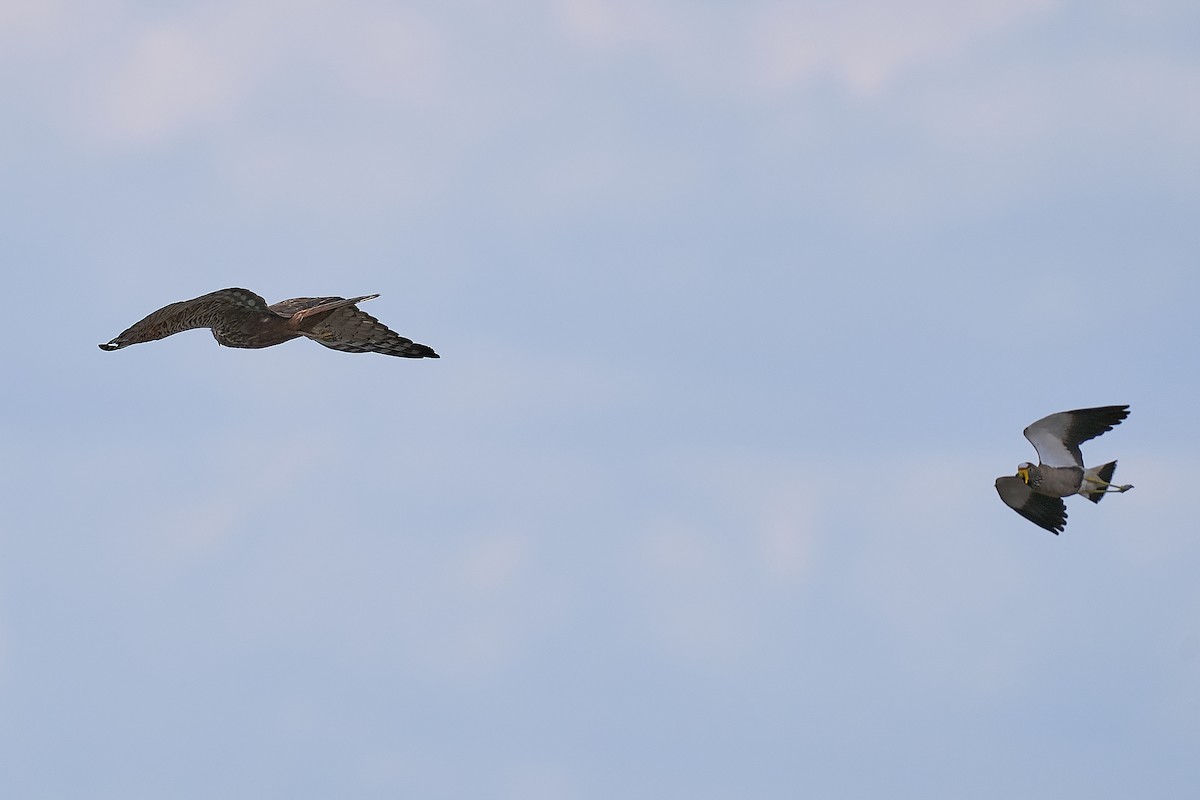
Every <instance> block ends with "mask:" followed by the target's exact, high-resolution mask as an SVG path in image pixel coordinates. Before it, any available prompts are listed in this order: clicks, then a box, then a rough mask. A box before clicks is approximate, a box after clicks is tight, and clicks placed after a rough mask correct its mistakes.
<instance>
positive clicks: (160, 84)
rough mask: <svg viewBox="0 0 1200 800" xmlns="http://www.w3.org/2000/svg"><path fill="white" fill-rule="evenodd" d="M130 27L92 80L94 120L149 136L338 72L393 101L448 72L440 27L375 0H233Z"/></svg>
mask: <svg viewBox="0 0 1200 800" xmlns="http://www.w3.org/2000/svg"><path fill="white" fill-rule="evenodd" d="M122 32H123V35H122V37H121V38H120V41H119V42H118V43H117V45H116V46H115V47H112V46H110V47H109V48H108V51H107V52H106V54H105V55H106V57H105V60H104V63H103V64H102V65H101V66H100V68H99V70H98V72H97V74H96V75H95V76H93V79H92V83H93V86H94V87H95V89H96V91H97V93H98V95H99V98H100V99H99V102H98V104H97V109H96V110H95V115H96V116H95V118H94V119H93V123H94V125H95V126H96V127H97V128H98V129H99V130H100V131H101V132H104V133H107V134H108V135H110V136H113V137H116V138H118V139H128V140H133V141H140V142H144V141H159V140H163V139H167V138H169V137H171V136H174V135H178V134H181V133H185V132H188V131H190V130H192V129H194V128H196V127H198V126H200V127H202V126H206V125H214V124H218V123H221V122H224V121H227V120H229V119H230V118H231V117H232V116H233V115H234V114H235V113H236V112H245V111H247V110H248V109H249V108H250V107H251V106H252V105H253V104H255V103H257V102H261V101H262V99H263V97H264V95H267V94H269V93H270V92H272V91H274V90H276V89H278V88H279V87H281V86H285V85H289V84H292V85H294V82H296V81H302V82H303V81H309V82H311V81H314V80H320V79H323V78H324V77H326V76H331V77H332V78H333V79H334V80H335V82H336V83H338V84H340V85H341V86H342V87H343V88H346V89H349V90H350V91H351V92H357V93H363V94H366V95H369V96H371V97H373V98H375V99H377V100H378V101H383V102H390V101H393V100H395V99H396V98H411V97H422V96H426V95H428V94H429V93H430V92H432V91H433V90H434V88H435V87H436V86H437V83H438V79H439V78H438V76H439V75H440V74H441V66H440V52H441V45H440V41H439V37H438V34H437V32H436V30H435V29H434V28H433V27H432V26H431V25H429V24H426V23H425V22H423V21H421V20H420V19H419V18H417V17H415V16H411V15H408V14H405V13H403V12H400V11H397V10H396V9H393V8H390V7H386V6H382V5H377V4H374V3H370V2H357V3H350V4H334V3H326V2H308V3H298V4H297V3H293V4H288V5H286V6H282V5H279V4H275V3H269V2H261V1H259V2H245V3H225V4H222V5H218V6H211V7H201V8H200V10H198V11H195V12H192V13H190V14H179V15H177V16H174V17H171V18H169V19H167V20H165V21H143V20H135V19H128V20H127V21H126V24H125V26H124V28H123V31H122Z"/></svg>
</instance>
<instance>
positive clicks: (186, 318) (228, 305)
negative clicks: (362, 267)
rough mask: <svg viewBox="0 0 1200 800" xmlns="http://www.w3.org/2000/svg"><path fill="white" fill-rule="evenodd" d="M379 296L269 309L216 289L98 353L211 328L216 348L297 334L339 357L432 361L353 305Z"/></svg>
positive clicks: (298, 301)
mask: <svg viewBox="0 0 1200 800" xmlns="http://www.w3.org/2000/svg"><path fill="white" fill-rule="evenodd" d="M376 297H379V295H377V294H369V295H366V296H364V297H352V298H350V299H349V300H347V299H345V298H342V297H295V298H292V299H291V300H284V301H282V302H279V303H275V304H274V305H267V301H266V300H263V299H262V298H261V297H259V296H258V295H256V294H255V293H254V292H251V291H249V290H248V289H221V290H220V291H218V292H211V293H209V294H206V295H202V296H200V297H196V298H193V299H191V300H183V301H181V302H178V303H171V305H169V306H164V307H163V308H160V309H159V310H158V311H155V312H154V313H153V314H150V315H149V316H148V317H146V318H145V319H143V320H142V321H141V322H137V323H134V325H133V326H132V327H130V328H129V329H128V330H127V331H125V332H124V333H122V334H121V335H120V336H118V337H117V338H115V339H113V340H112V341H110V342H106V343H105V344H102V345H100V349H101V350H120V349H121V348H122V347H128V346H129V345H131V344H140V343H141V342H153V341H155V340H156V339H163V338H166V337H167V336H170V335H172V334H175V333H179V332H180V331H188V330H191V329H193V328H211V329H212V335H213V338H215V339H216V340H217V344H223V345H225V346H226V347H246V348H260V347H272V346H274V345H277V344H282V343H284V342H286V341H289V340H291V339H295V338H297V337H300V336H305V337H308V338H309V339H312V340H313V341H314V342H319V343H320V344H323V345H325V346H326V347H330V348H332V349H334V350H341V351H342V352H344V353H382V354H383V355H385V356H399V357H400V358H438V354H437V353H435V352H433V348H431V347H428V346H427V345H423V344H417V343H416V342H414V341H413V340H412V339H405V338H404V337H403V336H401V335H399V334H398V333H395V332H394V331H392V330H389V329H388V327H387V326H386V325H384V324H383V323H381V322H380V321H379V320H377V319H375V318H374V317H372V316H371V315H370V314H368V313H366V312H365V311H360V310H359V309H358V307H357V304H358V303H362V302H365V301H367V300H372V299H374V298H376Z"/></svg>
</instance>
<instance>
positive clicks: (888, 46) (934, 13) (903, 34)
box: [750, 0, 1060, 92]
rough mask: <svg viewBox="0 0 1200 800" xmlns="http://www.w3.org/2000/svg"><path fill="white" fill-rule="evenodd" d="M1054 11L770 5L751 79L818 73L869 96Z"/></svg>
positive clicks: (993, 3)
mask: <svg viewBox="0 0 1200 800" xmlns="http://www.w3.org/2000/svg"><path fill="white" fill-rule="evenodd" d="M1057 5H1060V2H1059V0H1003V1H1001V2H997V0H976V1H975V2H957V1H956V0H918V2H912V3H893V2H888V0H868V1H867V2H857V3H820V2H815V3H802V2H776V3H773V4H771V6H770V7H768V9H767V10H766V11H765V12H763V13H761V14H760V15H758V18H757V19H756V21H755V24H754V26H753V32H752V34H751V42H750V51H751V52H752V53H753V54H755V58H756V64H755V67H756V68H755V73H756V76H757V77H758V78H759V80H761V81H762V82H763V83H765V84H766V85H768V86H788V85H792V84H795V83H799V82H802V81H805V80H807V79H810V78H812V77H813V76H816V75H820V74H822V73H829V74H832V75H835V76H836V77H838V78H839V79H840V80H841V81H842V82H843V83H845V84H846V85H847V86H849V87H850V88H852V89H854V90H856V91H859V92H873V91H877V90H878V89H880V88H881V87H883V86H884V85H886V84H887V83H888V81H890V80H891V79H893V78H894V77H895V75H896V74H897V73H898V72H900V71H902V70H904V69H905V68H907V67H911V66H913V65H916V64H923V63H928V62H931V61H936V60H939V59H943V58H946V57H948V56H951V55H955V54H957V53H959V52H961V51H962V50H963V49H964V48H965V47H967V46H968V45H969V44H970V43H971V42H972V41H974V40H977V39H979V38H981V37H983V36H986V35H989V34H992V33H994V32H997V31H1000V30H1003V29H1004V28H1007V27H1009V26H1011V25H1014V24H1017V23H1019V22H1021V21H1024V20H1026V19H1028V18H1030V17H1032V16H1035V15H1038V14H1042V13H1045V12H1047V11H1049V10H1051V9H1052V8H1054V7H1055V6H1057Z"/></svg>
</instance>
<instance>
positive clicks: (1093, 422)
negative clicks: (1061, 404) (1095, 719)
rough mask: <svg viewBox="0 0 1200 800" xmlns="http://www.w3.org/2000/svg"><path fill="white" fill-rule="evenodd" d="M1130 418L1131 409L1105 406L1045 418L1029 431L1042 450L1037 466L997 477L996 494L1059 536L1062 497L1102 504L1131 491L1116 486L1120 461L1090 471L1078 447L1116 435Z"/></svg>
mask: <svg viewBox="0 0 1200 800" xmlns="http://www.w3.org/2000/svg"><path fill="white" fill-rule="evenodd" d="M1128 416H1129V406H1103V407H1101V408H1080V409H1077V410H1075V411H1062V412H1060V413H1058V414H1051V415H1050V416H1048V417H1043V418H1042V419H1039V420H1038V421H1037V422H1035V423H1033V424H1032V425H1030V426H1029V427H1028V428H1026V429H1025V438H1026V439H1028V440H1029V442H1030V443H1031V444H1032V445H1033V449H1034V450H1037V454H1038V464H1037V465H1034V464H1030V463H1029V462H1025V463H1023V464H1020V465H1018V466H1017V474H1016V475H1006V476H1004V477H1002V478H997V479H996V491H997V492H999V493H1000V499H1001V500H1003V501H1004V502H1005V503H1006V504H1007V505H1008V507H1009V508H1011V509H1013V510H1014V511H1016V512H1017V513H1018V514H1020V515H1021V516H1022V517H1024V518H1025V519H1027V520H1029V521H1030V522H1032V523H1034V524H1035V525H1038V526H1040V527H1043V528H1045V529H1046V530H1048V531H1050V532H1051V533H1053V534H1054V535H1056V536H1057V535H1058V534H1059V532H1060V531H1062V530H1065V529H1066V525H1067V507H1066V504H1065V503H1063V501H1062V498H1064V497H1070V496H1071V495H1073V494H1080V495H1083V496H1084V497H1086V498H1087V499H1088V500H1091V501H1092V502H1093V503H1099V502H1100V501H1101V500H1103V499H1104V495H1105V494H1107V493H1108V492H1127V491H1129V490H1130V489H1132V488H1133V487H1132V486H1129V485H1125V486H1118V485H1116V484H1114V483H1111V481H1112V476H1113V472H1115V471H1116V469H1117V462H1116V461H1110V462H1108V463H1107V464H1101V465H1100V466H1098V467H1090V468H1085V467H1084V466H1083V454H1082V453H1080V452H1079V445H1080V444H1082V443H1083V442H1086V441H1087V440H1088V439H1094V438H1096V437H1097V436H1099V435H1100V434H1102V433H1104V432H1106V431H1111V430H1112V429H1113V428H1114V427H1116V426H1117V425H1120V424H1121V420H1123V419H1125V418H1126V417H1128Z"/></svg>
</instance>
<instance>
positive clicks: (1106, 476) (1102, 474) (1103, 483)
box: [1079, 461, 1133, 503]
mask: <svg viewBox="0 0 1200 800" xmlns="http://www.w3.org/2000/svg"><path fill="white" fill-rule="evenodd" d="M1116 471H1117V462H1115V461H1110V462H1108V463H1107V464H1101V465H1100V466H1098V467H1091V468H1089V469H1086V470H1084V471H1083V486H1081V487H1080V489H1079V493H1080V494H1081V495H1083V496H1084V497H1086V498H1087V499H1088V500H1091V501H1092V502H1093V503H1099V502H1100V501H1101V500H1103V499H1104V495H1106V494H1108V492H1110V491H1114V492H1124V491H1127V490H1129V489H1132V488H1133V487H1132V486H1112V487H1111V488H1109V487H1110V486H1111V484H1112V477H1113V473H1114V472H1116Z"/></svg>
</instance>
